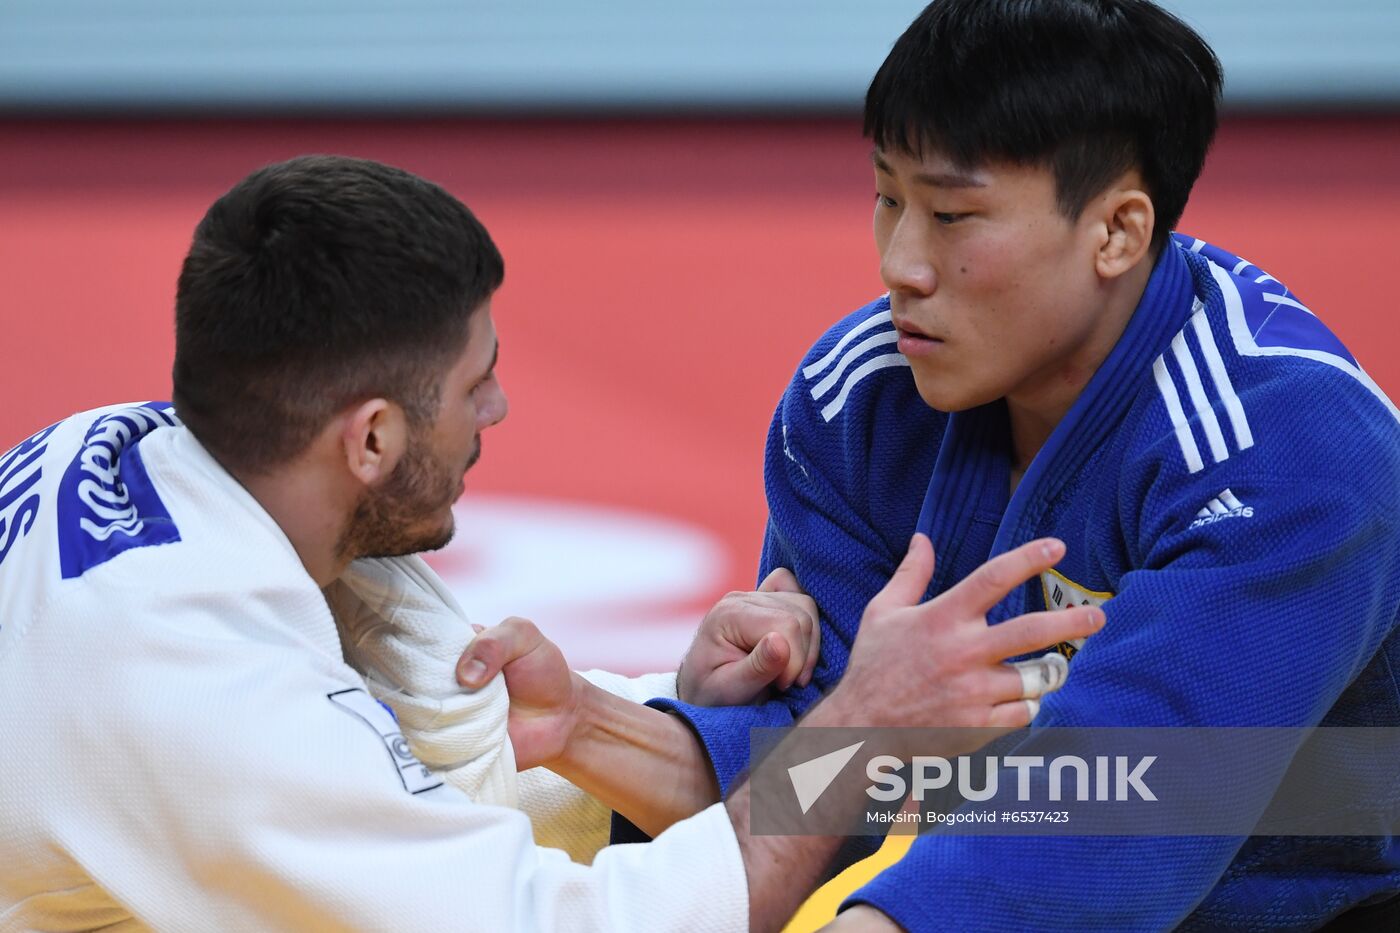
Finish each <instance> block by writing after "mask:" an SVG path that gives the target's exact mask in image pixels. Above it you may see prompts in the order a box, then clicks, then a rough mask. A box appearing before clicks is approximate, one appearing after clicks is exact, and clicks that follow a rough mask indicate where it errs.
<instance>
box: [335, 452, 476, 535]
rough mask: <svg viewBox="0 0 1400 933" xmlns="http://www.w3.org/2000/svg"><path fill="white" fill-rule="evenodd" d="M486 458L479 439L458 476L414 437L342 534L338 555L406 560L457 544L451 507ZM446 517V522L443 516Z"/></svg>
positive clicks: (353, 515) (368, 491)
mask: <svg viewBox="0 0 1400 933" xmlns="http://www.w3.org/2000/svg"><path fill="white" fill-rule="evenodd" d="M480 457H481V439H480V438H477V441H476V445H475V446H474V448H473V450H472V455H471V459H470V460H468V461H467V463H466V465H465V466H464V467H462V468H461V469H459V470H453V469H451V468H450V467H448V466H446V465H444V464H442V463H441V462H439V461H438V460H437V458H435V457H434V456H433V455H432V453H431V449H430V447H429V445H428V443H427V440H426V439H425V438H417V437H411V438H410V441H409V449H408V451H407V452H406V453H405V454H404V456H403V459H401V460H400V461H399V462H398V465H397V466H395V467H394V471H393V472H392V473H390V474H389V478H388V479H387V480H385V481H384V484H383V485H382V486H380V487H379V488H378V489H370V490H366V492H365V494H364V496H363V497H362V498H361V499H360V501H359V504H358V505H356V507H355V511H354V513H353V514H352V515H351V516H350V522H349V524H348V525H347V526H346V528H345V530H344V531H343V532H342V533H341V536H340V541H339V542H338V543H337V545H336V551H337V553H338V554H339V555H340V556H341V557H342V558H346V559H349V560H357V559H359V558H361V557H402V556H404V555H406V554H417V553H420V552H422V551H436V550H438V549H440V548H443V547H446V546H447V543H448V542H449V541H451V540H452V535H453V532H455V531H456V524H455V523H454V522H453V520H452V511H451V509H452V503H454V502H456V501H457V497H458V495H459V494H460V493H461V482H462V474H464V473H465V472H466V471H467V470H469V469H471V468H472V466H473V465H474V464H475V463H476V461H477V459H478V458H480ZM444 511H445V512H446V517H445V518H440V517H439V515H440V514H441V513H443V512H444Z"/></svg>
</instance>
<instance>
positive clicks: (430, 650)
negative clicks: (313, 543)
mask: <svg viewBox="0 0 1400 933" xmlns="http://www.w3.org/2000/svg"><path fill="white" fill-rule="evenodd" d="M325 593H326V601H327V602H328V603H329V604H330V607H331V611H332V612H333V613H334V615H335V617H336V624H337V626H338V627H339V628H340V632H341V645H342V649H343V651H344V655H345V661H346V663H347V664H349V665H350V666H351V667H353V668H355V669H356V670H357V671H359V672H360V674H361V675H362V676H363V677H364V679H365V682H366V683H367V684H368V685H369V688H370V692H371V693H372V694H374V696H375V698H376V699H378V700H380V701H381V702H384V703H386V704H388V705H389V707H390V708H391V709H393V711H394V715H395V716H396V717H397V719H398V722H399V728H400V729H402V731H403V735H404V738H405V739H406V740H407V741H408V744H409V747H410V748H411V749H412V750H413V753H414V755H416V756H417V757H418V759H419V760H420V761H422V762H423V763H424V764H425V765H427V766H428V767H429V768H432V769H433V770H434V771H436V772H438V773H439V774H441V775H442V777H443V779H444V780H446V781H447V782H448V783H450V784H451V785H453V786H454V787H456V788H458V789H459V790H461V791H462V792H463V793H465V794H466V795H467V796H469V797H471V799H473V800H475V801H478V802H480V803H493V804H500V805H502V806H509V807H514V806H517V805H518V801H519V797H518V791H517V784H516V774H515V752H514V750H513V749H512V748H511V744H510V736H509V734H508V733H507V731H506V722H507V714H508V713H509V711H510V700H509V697H508V696H507V695H506V686H505V679H504V678H503V677H501V676H500V675H499V674H498V675H497V676H496V677H494V678H493V679H492V680H491V681H490V683H488V684H487V685H486V686H484V687H482V688H481V689H480V690H476V691H466V690H463V689H462V688H461V687H459V686H458V685H457V680H456V666H457V659H458V658H459V657H460V656H461V654H462V651H463V649H464V648H466V646H467V643H468V642H469V641H471V639H472V637H473V635H474V633H473V632H472V628H471V625H470V624H469V623H468V621H467V616H466V613H464V612H463V611H462V608H461V607H460V606H459V605H458V604H457V601H456V599H454V598H453V596H452V594H451V592H449V591H448V589H447V587H446V586H445V585H444V584H443V582H442V581H441V580H440V579H439V578H438V576H437V574H436V573H434V572H433V570H432V568H431V567H429V566H428V565H427V564H426V563H424V561H423V559H422V558H421V557H418V556H417V555H412V556H408V557H391V558H365V559H362V560H357V561H354V562H353V563H351V564H350V566H349V567H348V568H347V569H346V571H345V573H343V574H342V575H341V576H340V578H339V579H337V580H336V581H335V582H333V583H332V584H331V585H330V586H328V587H327V588H326V590H325Z"/></svg>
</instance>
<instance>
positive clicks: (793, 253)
mask: <svg viewBox="0 0 1400 933" xmlns="http://www.w3.org/2000/svg"><path fill="white" fill-rule="evenodd" d="M867 151H868V144H867V143H866V142H864V141H863V140H862V139H861V138H860V135H859V129H858V126H857V124H856V123H855V122H854V121H853V120H849V119H842V120H836V119H832V120H806V121H796V122H794V121H772V120H757V119H754V120H733V119H725V120H694V121H664V120H646V121H641V120H634V121H606V120H604V121H598V120H591V121H585V120H579V121H560V120H532V121H522V122H515V121H511V122H506V121H495V122H480V121H461V120H458V121H453V120H422V121H373V122H370V121H307V120H285V121H275V120H274V121H268V120H257V121H237V120H220V121H217V122H214V121H210V122H179V121H151V122H132V121H120V122H118V121H112V122H103V121H87V122H80V121H72V122H62V121H26V120H9V121H3V122H0V351H3V358H4V361H5V364H4V366H3V367H0V399H3V405H0V449H5V448H7V447H9V446H10V445H11V444H13V443H14V442H17V441H18V440H20V439H21V438H22V437H24V436H26V435H27V434H28V433H30V432H31V431H33V430H34V429H36V428H38V427H41V426H43V425H44V424H47V423H49V422H51V421H54V420H57V419H59V418H61V417H63V416H65V415H67V414H69V413H71V412H73V411H76V410H80V409H84V408H90V407H96V406H98V405H104V404H109V403H113V402H117V401H127V400H141V399H148V398H167V397H168V395H169V362H170V359H171V355H172V351H173V337H172V326H171V320H172V306H173V297H174V289H175V278H176V275H177V273H178V270H179V265H180V261H181V259H182V258H183V255H184V251H185V249H186V247H187V245H188V242H189V238H190V234H191V232H192V230H193V228H194V226H195V224H196V222H197V221H198V220H199V218H200V216H201V215H202V213H203V211H204V210H205V208H206V207H207V206H208V204H209V203H210V202H211V201H212V200H213V199H214V198H216V197H217V196H218V195H219V194H220V193H222V192H223V191H224V190H225V189H227V188H228V187H229V186H230V185H231V184H233V183H234V182H235V181H237V180H238V179H239V178H240V177H242V176H243V175H245V174H246V173H247V172H249V171H251V170H252V169H253V168H255V167H257V166H259V165H262V164H264V163H267V162H271V161H276V160H279V159H283V158H286V157H289V156H292V155H296V154H300V153H306V152H334V153H342V154H348V155H357V156H364V157H369V158H374V159H379V160H382V161H386V162H390V163H393V164H395V165H399V166H402V167H404V168H406V169H409V170H411V171H413V172H416V173H418V174H421V175H424V176H425V177H428V178H430V179H432V180H434V181H437V182H439V183H441V184H443V185H444V186H445V187H447V188H448V189H450V190H451V191H453V192H454V193H455V194H457V195H458V196H459V197H461V198H462V199H463V200H464V201H465V202H466V203H467V204H468V205H469V206H471V208H472V209H473V210H474V211H475V212H476V213H477V214H478V216H480V217H481V219H482V220H483V221H484V222H485V224H486V225H487V227H488V228H489V229H490V230H491V232H492V234H493V235H494V237H495V238H496V241H497V243H498V244H499V246H500V247H501V250H502V252H503V253H504V255H505V258H506V269H507V273H506V283H505V286H504V287H503V289H502V290H501V292H500V294H499V295H498V297H497V299H496V302H495V309H496V320H497V325H498V327H499V331H500V335H501V341H502V356H501V365H500V370H499V371H500V373H501V376H502V379H503V381H504V383H505V386H506V389H507V392H508V393H509V395H510V399H511V411H512V413H511V416H510V417H509V418H508V419H507V420H506V421H505V422H504V423H503V424H502V425H501V426H500V427H498V428H495V429H493V430H492V431H491V432H489V433H488V434H487V435H486V437H485V441H484V447H485V456H484V458H483V459H482V461H481V464H480V465H479V466H478V467H477V468H476V470H475V471H474V472H473V473H472V475H471V476H470V477H469V479H468V490H469V493H468V497H467V500H466V501H465V503H464V506H463V508H462V511H461V513H460V515H461V517H460V519H459V524H460V525H461V526H462V527H463V529H464V533H463V536H462V537H463V538H464V541H465V543H463V544H461V545H459V546H457V547H456V548H455V549H454V550H453V551H450V552H448V553H447V554H444V555H442V556H441V557H440V558H438V560H439V566H440V567H441V568H442V569H443V570H444V573H446V574H456V575H457V576H458V577H459V578H460V580H459V582H460V583H461V587H459V589H460V590H462V591H463V601H464V603H466V604H467V606H468V610H469V611H473V602H474V600H473V598H472V597H473V593H474V590H473V587H474V586H476V585H482V586H485V585H486V583H484V582H483V579H482V577H481V572H482V571H481V568H480V567H479V566H478V565H479V564H480V563H481V561H482V560H485V559H486V558H485V557H484V556H483V555H488V554H489V553H490V552H489V549H487V548H486V545H487V543H488V542H485V541H482V540H480V539H479V538H473V537H472V535H471V527H470V525H471V516H472V514H473V512H472V502H473V501H475V498H476V497H481V500H480V501H482V502H483V503H486V504H487V505H489V506H492V507H494V508H496V512H495V513H493V514H497V516H498V517H499V516H500V515H505V516H506V518H505V519H503V520H504V521H505V522H506V524H507V526H508V527H511V528H512V529H514V530H515V531H516V532H517V533H518V534H517V537H518V539H519V540H518V541H517V544H516V546H515V547H514V548H513V549H512V550H511V553H512V555H513V556H512V558H511V564H512V566H511V568H510V569H509V573H508V574H507V575H508V576H509V577H510V582H509V585H505V586H504V589H502V587H496V590H495V591H493V592H494V595H493V596H491V597H490V598H487V597H485V596H483V597H482V598H483V600H484V602H485V603H487V604H489V608H488V609H485V610H483V612H484V613H485V614H484V615H479V616H477V618H478V621H484V622H489V621H495V619H491V618H487V617H486V616H488V615H490V614H493V613H495V612H497V611H498V609H497V606H496V604H497V602H500V601H501V600H514V601H518V602H519V603H521V604H523V607H524V609H525V610H527V611H535V610H533V609H531V606H535V607H538V611H540V612H547V613H550V614H551V615H553V616H554V618H547V619H538V620H537V621H540V622H541V624H542V625H544V626H545V627H546V629H547V630H550V631H560V630H564V629H567V630H568V631H569V633H570V634H569V635H568V637H566V638H563V639H561V640H562V641H567V642H568V645H567V646H566V651H568V652H569V653H570V656H571V658H573V659H574V660H575V661H576V663H580V664H582V665H584V666H587V665H589V664H592V663H599V664H602V663H609V662H610V666H613V667H615V668H623V669H630V670H636V669H640V668H643V667H651V668H662V667H668V666H670V665H673V664H674V662H675V660H676V658H677V657H678V653H679V650H680V648H681V647H683V645H684V641H685V638H686V633H687V631H688V629H689V627H690V626H693V624H694V623H695V622H696V621H698V619H699V617H700V615H701V614H702V613H703V610H704V609H705V608H706V607H707V606H708V605H709V604H710V602H711V601H712V600H713V599H714V598H715V597H717V596H718V595H719V594H720V593H722V592H723V591H724V590H726V589H730V588H748V587H749V586H751V584H752V582H753V569H754V567H755V565H756V562H757V555H758V547H759V543H760V540H761V534H762V529H763V522H764V515H765V508H764V502H763V492H762V482H761V464H762V445H763V438H764V433H765V430H766V427H767V423H768V419H769V416H770V415H771V413H772V410H773V405H774V404H775V402H776V400H777V397H778V394H779V393H780V391H781V390H782V388H783V386H784V385H785V384H786V381H787V379H788V377H789V375H790V374H791V372H792V370H793V368H794V367H795V365H796V363H797V361H798V359H799V358H800V357H801V355H802V353H803V352H804V350H805V349H806V348H807V346H808V345H809V344H810V343H811V342H812V340H814V339H815V338H816V337H817V336H818V335H819V334H820V333H821V332H822V330H823V329H824V328H825V327H826V326H827V325H828V324H829V323H830V322H832V321H834V320H835V319H836V318H838V317H839V316H841V315H842V314H844V313H845V312H847V311H849V310H851V309H853V308H855V307H857V306H858V305H860V304H863V303H864V302H865V301H867V300H869V299H870V298H872V297H874V296H875V295H877V294H879V293H880V292H881V291H882V290H883V289H882V286H881V285H880V281H879V277H878V275H877V267H876V257H875V251H874V247H873V245H872V242H871V238H870V234H869V221H870V214H869V212H870V206H871V199H872V195H873V187H872V180H871V170H870V167H869V162H868V160H867V158H866V154H867ZM1398 217H1400V117H1397V116H1376V117H1350V118H1344V117H1318V118H1305V117H1278V118H1261V117H1252V118H1235V119H1230V120H1227V121H1226V122H1225V124H1224V125H1223V127H1222V129H1221V133H1220V137H1219V140H1218V142H1217V144H1216V147H1215V149H1214V151H1213V153H1212V155H1211V158H1210V161H1209V162H1208V164H1207V168H1206V172H1205V175H1204V177H1203V178H1202V180H1201V182H1200V184H1199V185H1198V186H1197V189H1196V193H1195V196H1194V197H1193V199H1192V201H1191V205H1190V207H1189V208H1188V210H1187V212H1186V216H1185V218H1184V219H1183V221H1182V224H1181V230H1182V231H1183V232H1187V233H1189V234H1191V235H1194V236H1198V237H1201V238H1203V239H1207V240H1210V241H1212V242H1216V243H1218V244H1220V245H1222V246H1224V247H1226V248H1228V249H1230V250H1232V251H1235V252H1237V253H1240V254H1242V255H1244V256H1246V257H1248V258H1249V259H1250V260H1251V261H1252V262H1254V263H1256V264H1258V265H1260V266H1262V267H1263V268H1265V269H1267V270H1268V271H1270V272H1271V273H1272V274H1274V275H1275V276H1277V277H1278V278H1280V279H1282V280H1284V281H1285V282H1287V283H1288V284H1289V286H1290V288H1291V289H1292V290H1293V292H1294V293H1295V294H1297V295H1298V296H1300V297H1301V299H1302V300H1303V301H1304V302H1306V303H1307V304H1308V305H1309V306H1310V307H1311V308H1312V309H1313V310H1314V311H1316V312H1317V313H1318V314H1319V315H1320V316H1321V317H1322V318H1323V319H1324V320H1326V321H1327V322H1328V324H1329V325H1330V326H1331V327H1332V328H1333V330H1335V331H1336V332H1337V333H1338V334H1339V335H1340V336H1341V337H1342V339H1343V341H1344V342H1346V343H1347V344H1348V346H1349V347H1350V348H1351V349H1352V350H1353V352H1354V353H1355V355H1356V356H1357V358H1358V359H1359V360H1360V362H1361V364H1362V366H1363V367H1365V368H1366V369H1367V370H1368V371H1369V372H1370V374H1371V375H1372V376H1373V377H1374V378H1375V379H1376V381H1377V382H1378V383H1379V384H1380V385H1381V387H1382V388H1383V389H1385V390H1386V391H1387V392H1388V393H1389V394H1390V395H1391V396H1392V397H1395V396H1397V394H1400V333H1397V326H1396V324H1395V323H1394V322H1393V321H1392V307H1393V305H1394V298H1393V294H1392V291H1391V289H1390V288H1389V287H1388V286H1387V284H1386V283H1387V282H1388V281H1389V280H1390V278H1391V276H1390V275H1389V274H1388V273H1390V272H1391V271H1392V269H1393V267H1394V265H1395V264H1396V262H1397V261H1400V221H1397V218H1398ZM531 502H534V503H543V510H542V511H541V510H539V509H537V510H535V511H533V512H532V511H530V510H529V509H526V510H525V511H523V512H522V511H519V510H517V511H511V509H515V508H516V506H517V505H519V504H521V503H531ZM503 504H504V506H505V507H506V508H505V511H504V512H502V511H501V507H502V506H503ZM578 505H587V506H591V507H598V508H601V509H603V510H604V511H590V512H587V513H580V514H579V515H577V516H575V517H577V518H579V519H580V520H579V521H576V522H571V523H570V522H565V523H564V524H566V525H569V529H570V530H568V531H565V530H561V529H562V527H563V526H561V524H560V522H559V521H558V520H557V519H558V516H559V515H560V514H562V513H561V512H560V509H561V508H562V509H563V510H564V511H565V512H568V510H569V509H570V508H572V507H574V506H578ZM551 510H552V511H551ZM570 514H573V513H570ZM608 515H612V516H614V517H616V518H617V519H618V520H619V521H620V522H622V524H621V525H619V526H618V527H620V528H621V527H623V526H626V525H627V523H628V522H632V524H633V525H634V526H636V527H635V528H634V529H633V530H634V531H636V534H635V535H633V538H632V539H629V540H631V544H630V545H627V546H622V547H621V548H620V549H614V550H608V548H607V547H602V546H599V547H598V548H595V547H594V546H593V545H592V544H591V543H590V537H589V534H588V531H587V528H588V527H589V522H590V521H591V522H594V526H593V527H602V526H603V525H606V524H607V521H608V519H607V516H608ZM510 516H518V518H516V519H511V518H510ZM551 516H552V517H551ZM600 516H601V518H600ZM656 521H659V522H661V523H662V525H661V526H656V527H660V528H661V532H662V533H659V534H660V536H659V537H658V536H657V534H653V532H656V528H655V527H652V525H650V524H648V523H654V522H656ZM638 523H640V524H638ZM662 526H664V527H662ZM496 527H501V526H499V525H497V526H496ZM580 527H581V528H582V529H583V530H582V531H580ZM629 527H630V526H629ZM648 528H650V529H651V530H650V531H648V530H647V529H648ZM638 529H640V530H638ZM667 529H669V531H668V530H667ZM628 534H631V532H628ZM667 534H670V535H671V537H670V538H669V539H668V538H667ZM648 535H650V537H648ZM663 539H664V540H671V542H672V544H676V542H680V544H679V545H676V547H673V548H672V549H671V550H670V551H667V550H666V548H667V547H669V545H666V544H664V541H663ZM649 541H651V542H663V543H658V544H655V545H653V544H648V542H649ZM686 542H689V543H688V544H686ZM629 547H630V548H631V550H630V551H629V549H628V548H629ZM687 547H689V548H690V550H689V551H687V550H686V548H687ZM653 552H655V553H654V554H653V556H656V557H657V559H658V560H659V561H662V563H658V564H657V565H656V566H655V567H653V566H652V565H651V564H649V563H647V562H646V561H645V560H641V559H639V558H638V556H637V555H643V556H645V555H646V554H649V553H653ZM667 553H670V554H672V555H673V557H674V558H675V559H674V560H672V561H671V563H669V564H665V565H664V566H663V564H664V560H665V557H666V554H667ZM629 554H631V555H633V556H631V557H629V556H628V555H629ZM697 554H708V555H709V557H707V558H705V559H703V560H702V559H700V558H698V557H697V556H696V555H697ZM686 555H689V556H688V557H687V556H686ZM687 562H688V563H687ZM590 567H592V568H596V569H597V571H598V572H597V573H595V572H594V571H593V570H590ZM604 570H606V571H607V572H608V573H610V574H611V576H610V577H609V579H614V578H615V579H617V580H618V581H620V582H619V583H618V586H617V587H616V588H615V589H613V590H609V591H608V593H603V594H593V595H592V596H591V597H590V599H591V600H592V602H591V603H590V604H589V606H586V607H580V606H577V605H575V606H572V607H571V606H570V605H569V604H568V601H567V598H565V597H563V596H560V594H559V592H558V591H559V590H560V589H561V588H564V589H567V587H565V586H564V584H565V583H567V581H569V580H571V579H583V578H593V577H597V576H598V573H602V572H603V571H604ZM634 571H635V572H634ZM493 572H494V571H493ZM474 574H475V576H474ZM498 576H499V574H498ZM639 577H648V578H649V580H640V579H637V578H639ZM629 581H630V582H629ZM497 582H499V581H497ZM648 582H649V583H650V584H651V585H646V584H648ZM634 584H635V585H634ZM609 585H611V584H609ZM549 593H553V594H554V595H553V596H552V597H550V598H544V596H545V595H548V594H549ZM512 605H514V603H512ZM514 611H520V610H514ZM656 619H663V620H664V622H656V621H655V620H656ZM579 620H584V622H583V623H580V622H579ZM648 620H652V621H648ZM580 624H582V625H583V627H582V628H580ZM551 626H555V628H552V627H551ZM590 626H591V627H590ZM663 630H664V636H663V637H657V638H650V637H644V636H646V635H648V634H652V635H654V634H655V633H656V632H657V631H663ZM629 645H630V648H629V647H628V646H629Z"/></svg>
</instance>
